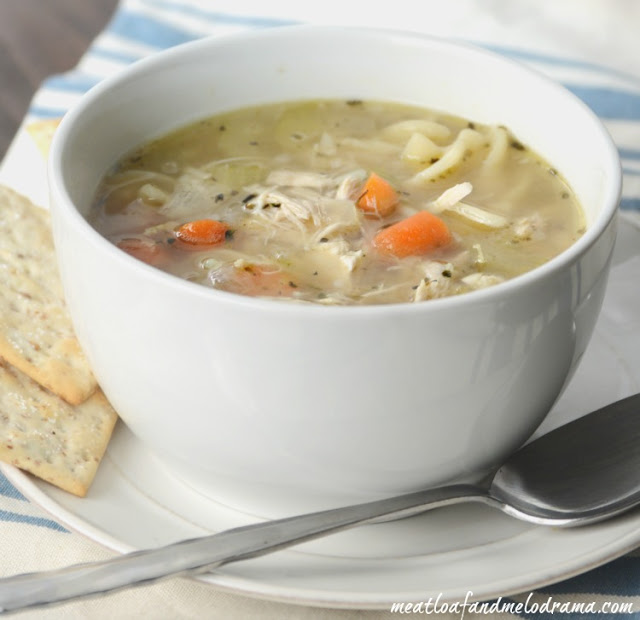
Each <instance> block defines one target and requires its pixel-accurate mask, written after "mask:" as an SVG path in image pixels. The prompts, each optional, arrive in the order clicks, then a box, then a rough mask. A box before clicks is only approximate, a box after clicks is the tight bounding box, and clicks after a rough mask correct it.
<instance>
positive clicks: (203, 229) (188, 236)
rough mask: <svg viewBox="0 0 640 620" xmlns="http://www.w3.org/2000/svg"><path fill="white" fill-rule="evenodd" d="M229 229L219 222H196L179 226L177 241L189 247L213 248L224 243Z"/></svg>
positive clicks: (176, 232) (207, 220) (176, 233)
mask: <svg viewBox="0 0 640 620" xmlns="http://www.w3.org/2000/svg"><path fill="white" fill-rule="evenodd" d="M228 230H229V227H228V226H227V225H226V224H225V223H224V222H219V221H218V220H209V219H204V220H194V221H192V222H187V223H186V224H182V226H178V228H176V230H175V232H174V234H175V236H176V239H178V240H180V241H182V242H183V243H186V244H188V245H193V246H199V248H201V247H204V246H207V247H211V246H214V245H219V244H220V243H222V242H223V241H224V240H225V238H226V235H227V231H228Z"/></svg>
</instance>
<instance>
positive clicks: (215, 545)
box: [0, 484, 486, 613]
mask: <svg viewBox="0 0 640 620" xmlns="http://www.w3.org/2000/svg"><path fill="white" fill-rule="evenodd" d="M484 497H486V493H485V492H484V491H483V490H482V489H480V488H479V487H475V486H472V485H463V484H460V485H451V486H447V487H440V488H437V489H430V490H426V491H419V492H417V493H410V494H407V495H401V496H397V497H393V498H390V499H384V500H378V501H374V502H369V503H365V504H357V505H354V506H347V507H344V508H336V509H334V510H326V511H322V512H315V513H310V514H305V515H300V516H297V517H289V518H285V519H278V520H274V521H266V522H263V523H257V524H254V525H248V526H245V527H239V528H234V529H231V530H226V531H224V532H220V533H218V534H213V535H210V536H204V537H201V538H193V539H190V540H184V541H181V542H177V543H174V544H171V545H168V546H165V547H159V548H156V549H147V550H143V551H136V552H133V553H128V554H125V555H121V556H117V557H115V558H112V559H109V560H106V561H103V562H95V563H88V564H77V565H74V566H70V567H67V568H62V569H58V570H52V571H44V572H39V573H28V574H23V575H16V576H12V577H7V578H4V579H0V613H2V612H4V611H12V610H16V609H23V608H25V607H37V606H42V605H47V604H50V603H54V602H59V601H65V600H69V599H74V598H80V597H84V596H89V595H95V594H101V593H104V592H110V591H112V590H117V589H121V588H125V587H128V586H133V585H136V584H143V583H144V584H148V583H151V582H154V581H157V580H159V579H162V578H164V577H169V576H176V575H183V576H184V575H187V574H195V573H198V572H205V571H207V570H211V569H213V568H215V567H217V566H220V565H221V564H226V563H229V562H236V561H238V560H244V559H248V558H252V557H256V556H260V555H265V554H267V553H272V552H274V551H278V550H279V549H283V548H285V547H289V546H291V545H295V544H297V543H300V542H304V541H307V540H311V539H314V538H319V537H321V536H324V535H326V534H330V533H333V532H338V531H340V530H344V529H347V528H349V527H353V526H356V525H360V524H363V523H367V522H371V521H374V520H377V519H380V518H385V519H384V520H386V519H390V518H399V517H404V516H409V515H413V514H417V513H420V512H423V511H425V510H428V509H430V508H435V507H437V506H443V505H447V504H455V503H459V502H462V501H466V500H473V499H482V498H484Z"/></svg>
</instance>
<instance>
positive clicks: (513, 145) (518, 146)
mask: <svg viewBox="0 0 640 620" xmlns="http://www.w3.org/2000/svg"><path fill="white" fill-rule="evenodd" d="M510 146H511V148H513V149H516V150H518V151H524V150H525V147H524V144H522V142H518V141H517V140H512V141H511V145H510Z"/></svg>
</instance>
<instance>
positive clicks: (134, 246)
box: [116, 237, 167, 267]
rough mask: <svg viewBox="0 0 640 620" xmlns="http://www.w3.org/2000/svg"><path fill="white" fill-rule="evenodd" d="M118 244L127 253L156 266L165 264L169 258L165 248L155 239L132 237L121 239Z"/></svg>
mask: <svg viewBox="0 0 640 620" xmlns="http://www.w3.org/2000/svg"><path fill="white" fill-rule="evenodd" d="M116 245H117V246H118V247H119V248H120V249H121V250H124V251H125V252H126V253H127V254H130V255H131V256H133V257H134V258H137V259H138V260H141V261H142V262H144V263H147V264H148V265H153V266H154V267H155V266H158V265H161V264H163V263H164V262H165V261H166V260H167V252H166V250H165V248H163V247H162V246H161V245H160V244H159V243H156V242H155V241H154V240H153V239H141V238H140V237H130V238H127V239H121V240H120V241H118V243H117V244H116Z"/></svg>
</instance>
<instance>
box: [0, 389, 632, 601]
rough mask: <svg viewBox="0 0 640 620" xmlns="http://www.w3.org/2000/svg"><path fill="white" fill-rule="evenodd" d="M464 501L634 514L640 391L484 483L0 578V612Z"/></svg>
mask: <svg viewBox="0 0 640 620" xmlns="http://www.w3.org/2000/svg"><path fill="white" fill-rule="evenodd" d="M466 501H480V502H484V503H486V504H489V505H490V506H494V507H495V508H498V509H499V510H502V511H504V512H506V513H507V514H510V515H512V516H514V517H517V518H519V519H524V520H525V521H530V522H532V523H537V524H544V525H554V526H576V525H583V524H586V523H593V522H595V521H600V520H602V519H606V518H609V517H611V516H613V515H617V514H619V513H621V512H623V511H625V510H628V509H629V508H632V507H633V506H635V505H636V504H638V503H640V394H637V395H635V396H631V397H629V398H626V399H624V400H621V401H618V402H617V403H614V404H612V405H609V406H607V407H604V408H602V409H599V410H598V411H595V412H594V413H591V414H589V415H587V416H584V417H582V418H580V419H578V420H576V421H574V422H571V423H569V424H566V425H565V426H561V427H560V428H558V429H556V430H554V431H552V432H550V433H547V434H546V435H544V436H542V437H541V438H539V439H537V440H535V441H533V442H531V443H529V444H528V445H526V446H525V447H523V448H521V449H520V450H518V451H517V452H516V453H515V454H514V455H513V456H511V457H510V458H509V459H508V460H507V462H506V463H505V464H504V465H503V466H502V467H501V468H500V469H499V470H498V471H497V472H496V474H495V475H494V476H493V478H491V479H490V480H489V481H488V482H487V484H486V486H484V487H482V486H475V485H469V484H456V485H450V486H445V487H440V488H436V489H429V490H426V491H419V492H417V493H410V494H408V495H401V496H398V497H393V498H389V499H383V500H379V501H374V502H369V503H366V504H359V505H355V506H348V507H345V508H338V509H335V510H327V511H323V512H316V513H312V514H306V515H301V516H297V517H290V518H287V519H278V520H275V521H268V522H265V523H258V524H256V525H249V526H246V527H239V528H235V529H232V530H227V531H225V532H221V533H219V534H214V535H212V536H205V537H202V538H195V539H192V540H186V541H182V542H178V543H175V544H172V545H168V546H166V547H161V548H158V549H149V550H145V551H137V552H134V553H129V554H127V555H123V556H119V557H117V558H114V559H111V560H107V561H105V562H96V563H90V564H81V565H76V566H71V567H68V568H64V569H61V570H53V571H49V572H42V573H30V574H26V575H16V576H14V577H8V578H6V579H2V580H0V612H2V611H10V610H15V609H22V608H24V607H32V606H40V605H46V604H49V603H53V602H58V601H63V600H68V599H72V598H79V597H82V596H87V595H92V594H99V593H103V592H109V591H112V590H116V589H120V588H125V587H129V586H132V585H135V584H142V583H150V582H152V581H156V580H158V579H161V578H163V577H168V576H171V575H182V576H184V575H194V574H197V573H200V572H205V571H208V570H211V569H213V568H216V567H217V566H220V565H222V564H226V563H228V562H237V561H238V560H244V559H247V558H252V557H256V556H260V555H264V554H267V553H272V552H273V551H277V550H279V549H283V548H285V547H289V546H291V545H295V544H297V543H300V542H303V541H307V540H311V539H313V538H319V537H321V536H324V535H325V534H330V533H332V532H337V531H340V530H344V529H347V528H349V527H353V526H355V525H360V524H362V523H368V522H372V521H375V520H381V518H384V519H385V520H387V519H389V518H398V517H402V516H408V515H411V514H417V513H420V512H423V511H425V510H429V509H431V508H435V507H437V506H444V505H449V504H455V503H460V502H466Z"/></svg>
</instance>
